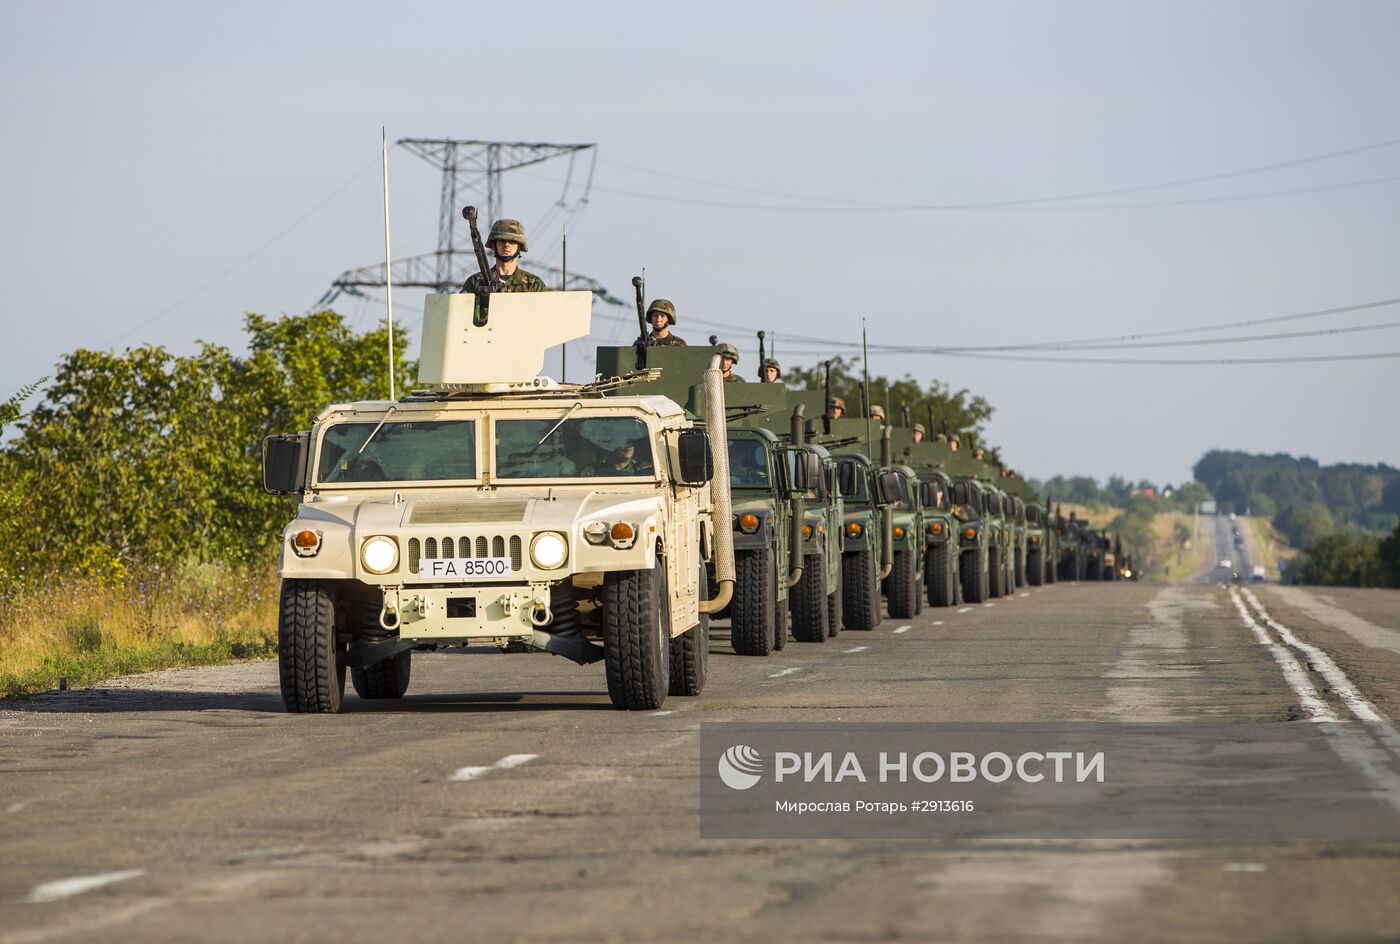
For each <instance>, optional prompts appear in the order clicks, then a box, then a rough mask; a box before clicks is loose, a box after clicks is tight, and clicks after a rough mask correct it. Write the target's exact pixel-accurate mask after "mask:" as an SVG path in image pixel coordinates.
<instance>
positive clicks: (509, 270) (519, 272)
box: [462, 220, 545, 293]
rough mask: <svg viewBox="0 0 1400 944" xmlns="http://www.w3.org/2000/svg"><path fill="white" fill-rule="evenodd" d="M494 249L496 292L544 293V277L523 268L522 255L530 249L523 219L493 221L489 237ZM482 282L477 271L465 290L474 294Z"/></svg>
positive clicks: (492, 249)
mask: <svg viewBox="0 0 1400 944" xmlns="http://www.w3.org/2000/svg"><path fill="white" fill-rule="evenodd" d="M486 242H487V244H488V245H489V246H490V247H491V252H492V253H493V254H494V255H495V256H496V264H495V265H494V266H492V267H491V276H492V278H493V279H495V282H496V286H495V288H494V289H492V291H496V292H543V291H544V290H545V287H544V279H542V278H540V277H539V276H538V275H534V274H533V273H530V272H526V271H525V270H524V269H522V268H520V254H521V253H522V252H528V251H529V248H530V247H529V245H528V244H527V243H526V242H525V227H524V226H523V225H521V223H520V221H519V220H497V221H496V222H494V223H492V224H491V235H490V236H489V237H488V238H487V240H486ZM480 284H481V273H480V272H473V273H472V274H471V275H469V276H468V277H467V281H466V283H465V284H463V286H462V291H463V292H468V293H472V292H475V291H476V290H477V286H479V285H480Z"/></svg>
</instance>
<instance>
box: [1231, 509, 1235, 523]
mask: <svg viewBox="0 0 1400 944" xmlns="http://www.w3.org/2000/svg"><path fill="white" fill-rule="evenodd" d="M1230 520H1231V521H1234V520H1235V513H1234V512H1233V511H1232V512H1230Z"/></svg>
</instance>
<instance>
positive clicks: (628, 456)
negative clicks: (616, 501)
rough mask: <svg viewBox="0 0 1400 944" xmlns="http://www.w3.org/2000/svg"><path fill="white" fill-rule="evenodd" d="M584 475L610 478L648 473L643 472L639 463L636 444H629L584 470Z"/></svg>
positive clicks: (619, 447)
mask: <svg viewBox="0 0 1400 944" xmlns="http://www.w3.org/2000/svg"><path fill="white" fill-rule="evenodd" d="M583 474H584V475H610V476H618V475H645V474H646V471H645V470H643V469H642V467H641V466H640V464H638V462H637V445H636V443H630V442H628V443H623V444H622V445H621V446H618V447H617V448H616V449H614V450H612V451H611V452H610V453H608V454H607V456H606V457H605V458H604V459H603V460H602V461H601V462H595V463H593V464H592V465H589V466H586V467H585V468H584V470H583Z"/></svg>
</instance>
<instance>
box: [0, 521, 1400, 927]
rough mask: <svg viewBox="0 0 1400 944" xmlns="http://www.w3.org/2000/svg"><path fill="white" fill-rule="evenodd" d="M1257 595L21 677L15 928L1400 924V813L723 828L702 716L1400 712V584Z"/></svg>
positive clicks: (7, 834)
mask: <svg viewBox="0 0 1400 944" xmlns="http://www.w3.org/2000/svg"><path fill="white" fill-rule="evenodd" d="M1226 526H1227V528H1228V521H1227V525H1226ZM1227 538H1228V533H1227ZM1232 551H1233V548H1232ZM1240 593H1241V591H1240V590H1238V589H1237V590H1235V591H1233V592H1232V591H1230V590H1227V589H1226V588H1223V587H1220V586H1214V585H1212V586H1202V585H1191V586H1173V587H1159V586H1151V585H1145V584H1093V585H1090V584H1079V585H1067V584H1060V585H1056V586H1054V587H1051V588H1045V589H1039V590H1031V591H1022V592H1020V593H1018V595H1017V596H1015V597H1012V598H1009V599H1004V600H1001V601H998V602H997V603H996V604H995V605H994V606H979V607H967V608H958V609H950V610H929V609H926V610H925V611H924V613H923V614H922V615H921V616H920V617H918V618H916V619H913V620H908V621H891V620H888V619H887V620H886V621H885V623H884V625H882V626H881V627H880V628H879V629H878V630H876V631H875V632H872V633H843V634H842V635H841V636H839V637H837V638H836V639H834V640H831V641H830V642H829V643H827V644H826V645H823V646H812V645H801V644H797V643H790V644H789V646H788V648H787V649H786V650H784V651H782V652H780V653H778V654H776V655H775V656H773V657H772V658H768V659H752V658H740V657H737V656H734V655H732V654H728V653H727V651H726V649H727V647H726V645H725V640H724V635H723V633H718V634H717V636H716V640H715V643H714V646H713V649H712V652H713V656H712V660H711V672H712V676H711V683H710V687H709V688H708V689H707V691H706V692H705V694H704V695H703V696H701V697H700V698H696V699H671V700H670V701H668V702H667V705H666V710H665V711H663V712H659V713H654V714H636V715H627V714H623V713H620V712H616V711H614V710H612V709H611V708H610V707H609V706H608V702H607V698H606V695H605V693H604V683H603V670H602V668H601V667H600V666H592V667H588V668H580V667H576V666H573V665H571V664H569V663H567V662H565V661H563V660H561V659H558V658H555V657H552V656H547V655H495V654H481V655H467V656H459V655H430V656H426V657H415V658H416V661H415V665H414V685H413V688H412V689H411V691H410V694H409V696H408V697H407V698H405V699H404V700H403V701H402V702H399V703H390V702H362V701H359V700H357V699H354V698H353V697H351V698H349V699H348V710H347V711H346V712H345V713H344V714H341V715H338V716H329V717H327V716H293V715H287V714H283V713H282V712H281V708H280V702H279V699H278V696H277V691H276V684H277V683H276V672H275V666H274V664H272V663H270V662H260V663H250V664H244V665H236V666H224V667H218V668H210V669H198V670H178V671H171V672H165V673H157V674H155V675H150V676H144V677H139V678H135V679H127V680H123V681H121V682H120V683H114V684H110V685H108V686H105V687H103V688H100V689H96V690H88V691H82V692H66V693H52V694H50V695H47V696H42V697H38V698H34V699H29V700H25V701H11V702H4V703H0V851H3V855H0V944H21V942H26V944H27V942H42V941H104V942H105V941H143V942H144V941H187V940H200V941H265V940H277V941H332V940H334V941H375V942H378V941H384V940H390V939H394V940H405V941H419V940H423V941H436V940H454V941H460V940H491V941H514V940H529V941H578V940H617V941H649V940H707V941H733V940H740V941H750V940H752V941H775V940H803V941H812V940H819V941H873V940H919V941H924V940H968V941H973V940H995V941H1020V940H1024V941H1086V940H1103V941H1115V942H1121V941H1153V940H1183V941H1261V942H1263V941H1269V942H1275V941H1301V940H1316V941H1394V940H1396V939H1397V935H1400V843H1385V842H1355V841H1353V842H1335V841H1309V842H1297V841H1292V842H1281V841H1275V842H1239V841H1223V840H1214V841H1186V840H1176V841H1169V840H1153V841H1141V840H1113V841H1109V840H1096V841H1089V840H1050V841H1035V842H1028V841H959V842H939V841H932V840H896V841H880V842H876V841H848V840H817V841H814V840H807V841H800V840H755V839H749V840H722V841H721V840H701V839H700V838H699V832H698V815H697V802H698V800H697V795H698V790H697V741H698V731H697V728H698V725H699V723H700V722H702V721H716V720H745V721H812V720H822V721H871V720H900V721H974V720H975V721H1005V722H1018V721H1047V720H1065V721H1108V722H1112V721H1175V722H1181V723H1185V724H1206V723H1209V722H1214V721H1249V722H1262V723H1268V724H1274V725H1288V724H1295V725H1304V724H1307V720H1306V719H1308V718H1309V717H1317V713H1318V712H1319V711H1325V712H1329V713H1331V714H1332V715H1333V716H1335V717H1337V718H1344V717H1350V716H1351V715H1349V714H1348V713H1349V712H1354V711H1355V710H1358V709H1357V705H1362V706H1369V709H1370V710H1372V711H1374V712H1375V714H1376V717H1377V718H1390V717H1395V716H1396V714H1395V713H1396V712H1397V711H1400V605H1397V604H1400V594H1397V593H1395V592H1389V591H1347V590H1334V591H1328V592H1326V593H1314V592H1311V591H1306V590H1299V589H1296V588H1254V590H1253V593H1254V594H1255V599H1256V600H1257V608H1256V606H1255V604H1251V603H1250V602H1249V600H1247V599H1245V598H1244V597H1242V596H1241V595H1240ZM1237 601H1239V602H1238V603H1237ZM1242 608H1243V609H1242ZM1260 608H1267V614H1268V617H1269V619H1270V620H1272V625H1271V624H1270V623H1269V622H1266V621H1265V616H1264V614H1263V613H1261V612H1259V609H1260ZM1242 614H1247V616H1246V615H1242ZM906 627H907V628H906ZM1276 627H1283V628H1282V629H1279V628H1276ZM901 630H902V631H901ZM1284 632H1286V633H1287V636H1288V638H1291V639H1292V640H1293V643H1290V642H1288V641H1287V639H1286V638H1285V637H1284V636H1283V635H1282V633H1284ZM1294 643H1296V645H1294ZM1300 647H1308V649H1310V650H1315V651H1311V652H1308V651H1305V649H1303V648H1300ZM1319 653H1320V654H1321V655H1319ZM1289 659H1293V660H1294V666H1295V667H1294V669H1293V670H1289V669H1287V667H1286V666H1287V660H1289ZM1300 666H1301V667H1300ZM1333 670H1335V672H1334V671H1333ZM1339 679H1341V680H1343V681H1345V683H1346V684H1341V682H1340V681H1339ZM1358 699H1359V701H1358ZM1310 712H1311V714H1310ZM1366 730H1367V731H1369V732H1372V733H1373V734H1376V737H1377V738H1379V739H1380V740H1378V741H1377V745H1378V746H1377V747H1376V750H1375V753H1377V754H1379V755H1382V760H1381V767H1385V766H1387V765H1389V767H1391V768H1395V769H1400V757H1397V756H1396V750H1397V749H1395V748H1393V746H1392V745H1389V742H1387V741H1385V737H1389V738H1392V739H1393V737H1394V733H1395V732H1394V729H1393V728H1392V727H1391V726H1390V725H1389V723H1388V722H1387V721H1374V722H1372V723H1371V724H1370V725H1369V726H1368V727H1367V729H1366ZM1377 732H1379V733H1377ZM1386 732H1388V734H1386ZM1382 735H1384V737H1383V736H1382ZM1368 736H1369V735H1368ZM1387 751H1390V754H1388V755H1387V754H1386V752H1387ZM1378 776H1379V775H1378ZM1397 776H1400V775H1397ZM1397 783H1400V780H1395V779H1392V780H1385V779H1382V780H1380V781H1378V782H1377V785H1376V795H1377V796H1383V795H1387V796H1389V799H1391V800H1396V799H1397V795H1398V794H1400V788H1397V787H1396V784H1397ZM1259 789H1260V790H1261V791H1263V792H1267V791H1273V792H1275V793H1277V792H1286V791H1288V790H1289V789H1291V785H1290V784H1288V783H1277V782H1274V783H1261V784H1260V785H1259ZM1387 791H1389V793H1388V794H1387ZM1312 799H1313V800H1315V801H1316V802H1318V803H1327V802H1328V801H1329V799H1331V800H1335V799H1336V798H1333V797H1329V796H1327V795H1326V792H1325V790H1323V791H1321V792H1320V793H1319V794H1318V795H1316V796H1314V797H1313V798H1312ZM1397 815H1400V813H1398V814H1397Z"/></svg>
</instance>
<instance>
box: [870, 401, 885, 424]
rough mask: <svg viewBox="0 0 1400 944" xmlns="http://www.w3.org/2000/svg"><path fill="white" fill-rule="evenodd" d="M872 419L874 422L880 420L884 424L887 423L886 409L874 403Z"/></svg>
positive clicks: (871, 409)
mask: <svg viewBox="0 0 1400 944" xmlns="http://www.w3.org/2000/svg"><path fill="white" fill-rule="evenodd" d="M870 418H871V419H872V420H879V421H880V422H881V423H884V422H885V408H884V407H882V406H881V405H880V404H878V403H872V404H871V405H870Z"/></svg>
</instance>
